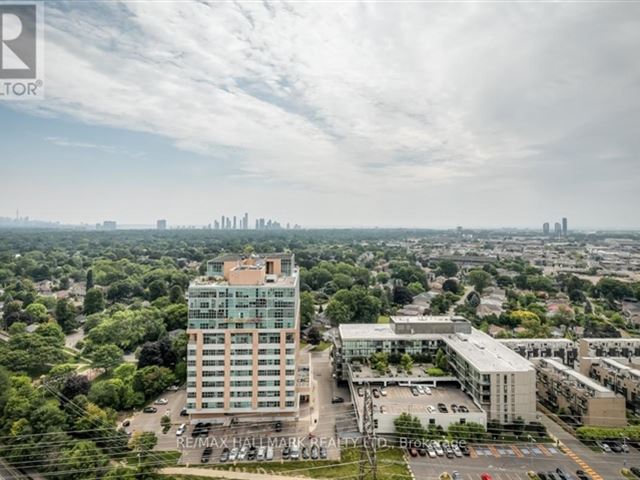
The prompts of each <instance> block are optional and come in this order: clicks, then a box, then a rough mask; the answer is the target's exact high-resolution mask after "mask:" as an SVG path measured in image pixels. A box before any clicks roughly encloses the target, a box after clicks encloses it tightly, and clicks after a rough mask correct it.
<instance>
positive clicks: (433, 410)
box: [427, 405, 436, 413]
mask: <svg viewBox="0 0 640 480" xmlns="http://www.w3.org/2000/svg"><path fill="white" fill-rule="evenodd" d="M427 412H429V413H435V412H436V407H434V406H433V405H427Z"/></svg>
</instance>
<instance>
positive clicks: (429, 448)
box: [427, 444, 436, 458]
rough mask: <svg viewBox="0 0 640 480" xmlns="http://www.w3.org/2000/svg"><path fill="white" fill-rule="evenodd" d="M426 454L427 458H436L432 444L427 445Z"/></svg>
mask: <svg viewBox="0 0 640 480" xmlns="http://www.w3.org/2000/svg"><path fill="white" fill-rule="evenodd" d="M427 454H428V455H429V458H436V449H435V448H433V445H431V444H428V445H427Z"/></svg>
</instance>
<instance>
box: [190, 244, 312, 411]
mask: <svg viewBox="0 0 640 480" xmlns="http://www.w3.org/2000/svg"><path fill="white" fill-rule="evenodd" d="M299 296H300V295H299V277H298V270H297V268H296V267H295V264H294V256H293V254H289V253H286V254H269V255H251V256H243V255H223V256H220V257H218V258H215V259H213V260H211V261H209V262H208V263H207V276H206V277H204V278H200V279H197V280H195V281H194V282H192V283H191V285H190V286H189V320H188V329H187V333H188V336H189V344H188V352H187V377H188V378H187V411H188V412H189V414H190V415H191V418H192V420H199V419H204V418H207V419H212V420H215V419H221V418H222V419H224V418H225V417H227V418H229V417H230V416H233V417H234V418H236V420H237V421H243V420H244V419H249V418H252V417H261V419H263V420H269V419H287V418H289V419H291V418H296V417H297V412H298V408H299V394H300V392H299V390H298V388H297V381H296V379H297V373H298V372H297V368H296V367H297V353H298V346H299V326H300V308H299Z"/></svg>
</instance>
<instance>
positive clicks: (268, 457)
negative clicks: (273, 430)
mask: <svg viewBox="0 0 640 480" xmlns="http://www.w3.org/2000/svg"><path fill="white" fill-rule="evenodd" d="M264 459H265V460H273V447H271V446H269V447H267V453H266V454H265V456H264Z"/></svg>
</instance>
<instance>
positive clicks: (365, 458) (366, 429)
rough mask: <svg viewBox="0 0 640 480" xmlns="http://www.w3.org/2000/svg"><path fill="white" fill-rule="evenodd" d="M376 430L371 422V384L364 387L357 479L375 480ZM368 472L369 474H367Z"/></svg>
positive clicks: (376, 475)
mask: <svg viewBox="0 0 640 480" xmlns="http://www.w3.org/2000/svg"><path fill="white" fill-rule="evenodd" d="M376 447H377V439H376V430H375V425H374V422H373V396H372V395H371V386H370V385H369V384H368V383H367V384H366V385H365V387H364V405H363V408H362V450H361V451H360V474H359V475H358V480H377V477H378V459H377V457H376ZM369 474H370V476H368V475H369Z"/></svg>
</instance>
